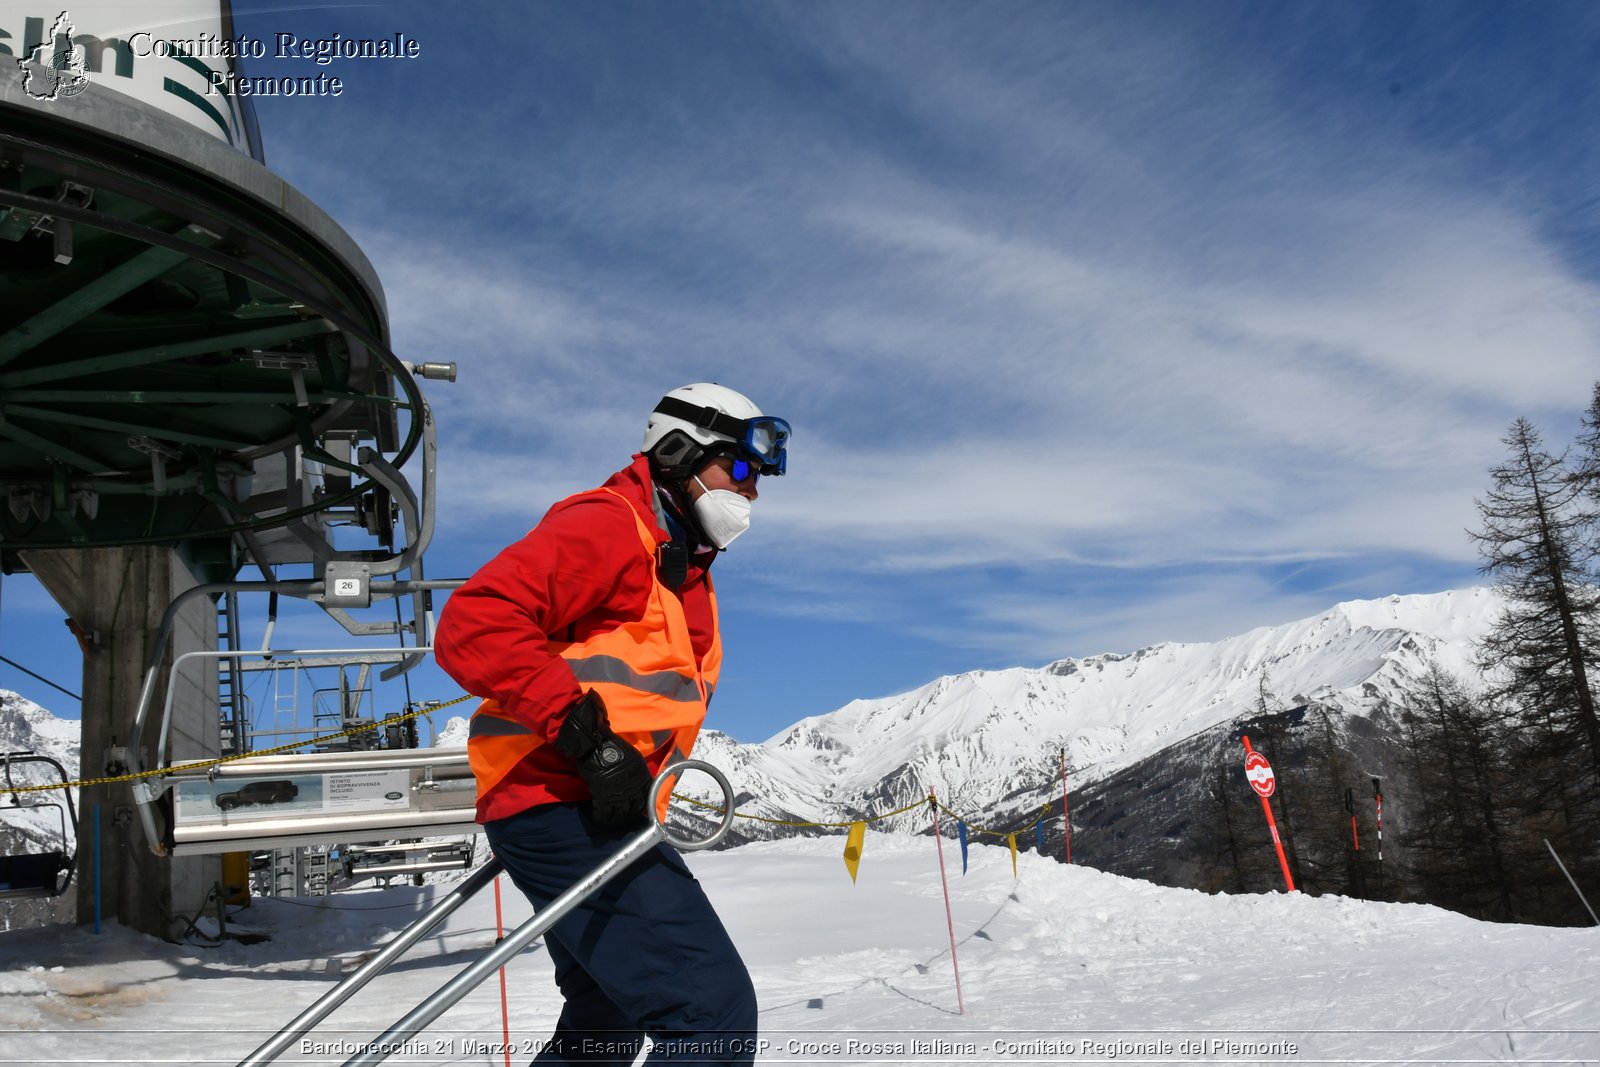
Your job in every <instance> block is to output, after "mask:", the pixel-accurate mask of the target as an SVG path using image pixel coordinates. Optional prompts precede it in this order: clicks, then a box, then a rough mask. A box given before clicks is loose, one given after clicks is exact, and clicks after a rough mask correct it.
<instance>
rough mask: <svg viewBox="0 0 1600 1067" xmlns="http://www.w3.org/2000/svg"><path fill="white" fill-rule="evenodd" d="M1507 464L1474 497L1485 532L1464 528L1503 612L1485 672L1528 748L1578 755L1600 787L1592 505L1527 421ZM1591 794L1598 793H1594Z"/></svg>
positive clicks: (1598, 610)
mask: <svg viewBox="0 0 1600 1067" xmlns="http://www.w3.org/2000/svg"><path fill="white" fill-rule="evenodd" d="M1503 440H1504V442H1505V444H1506V446H1507V450H1508V453H1509V454H1508V456H1507V458H1506V461H1505V462H1504V463H1501V464H1500V465H1498V466H1496V467H1494V468H1493V469H1492V470H1491V471H1490V472H1489V473H1490V477H1491V478H1493V480H1494V485H1493V488H1491V489H1490V490H1489V493H1488V495H1487V496H1486V497H1485V498H1484V499H1482V500H1479V501H1477V505H1478V513H1479V515H1480V516H1481V518H1482V522H1483V526H1482V529H1481V530H1477V531H1469V535H1470V536H1471V537H1472V539H1473V540H1474V541H1476V542H1477V544H1478V549H1479V552H1480V553H1481V555H1482V557H1483V561H1484V562H1483V566H1482V570H1483V571H1484V572H1485V573H1488V574H1492V575H1493V576H1494V577H1495V581H1496V585H1497V587H1498V588H1499V589H1500V591H1501V592H1502V593H1503V594H1505V597H1506V601H1507V606H1506V608H1505V611H1504V612H1503V613H1502V614H1501V616H1500V618H1499V619H1498V620H1497V621H1496V623H1495V626H1494V628H1493V630H1492V632H1491V633H1490V634H1489V635H1488V636H1487V637H1486V638H1485V639H1484V641H1483V642H1482V644H1481V645H1480V647H1479V656H1480V660H1481V665H1482V666H1483V668H1484V669H1485V671H1486V672H1499V677H1501V678H1502V679H1503V682H1502V684H1501V687H1500V692H1501V694H1502V695H1503V696H1505V697H1506V698H1508V699H1509V700H1510V701H1511V702H1512V703H1513V704H1514V705H1515V706H1516V707H1517V708H1518V710H1519V711H1520V713H1521V718H1522V721H1523V724H1524V726H1525V728H1526V729H1527V730H1528V732H1529V733H1528V736H1526V737H1524V738H1523V739H1522V740H1523V742H1524V744H1529V745H1531V746H1532V747H1533V748H1534V749H1537V748H1540V747H1542V748H1544V749H1546V750H1548V751H1550V752H1567V753H1572V752H1581V753H1583V754H1584V756H1585V757H1586V758H1585V759H1584V763H1586V764H1587V766H1588V768H1589V776H1590V777H1591V778H1592V779H1593V781H1594V783H1595V784H1596V785H1600V715H1597V712H1596V707H1595V703H1596V702H1595V695H1594V690H1593V688H1592V686H1591V684H1590V678H1591V674H1592V672H1593V671H1594V670H1595V669H1596V666H1597V664H1596V654H1597V651H1600V641H1597V634H1596V630H1597V620H1600V590H1597V589H1596V587H1595V586H1594V585H1593V584H1592V583H1591V582H1590V581H1589V579H1590V577H1591V566H1592V563H1593V560H1594V555H1595V550H1596V546H1595V544H1594V542H1593V538H1592V536H1591V534H1592V531H1593V530H1594V526H1595V515H1594V508H1593V507H1591V506H1587V504H1586V501H1587V497H1586V494H1585V493H1584V483H1583V482H1582V481H1581V480H1579V479H1576V478H1573V477H1571V476H1570V474H1569V473H1568V472H1567V471H1566V470H1565V469H1564V467H1563V457H1557V456H1553V455H1551V454H1550V453H1549V452H1547V451H1545V449H1544V445H1543V442H1542V441H1541V440H1540V437H1539V432H1538V431H1537V430H1536V429H1535V428H1534V426H1533V424H1532V423H1530V422H1529V421H1528V420H1527V419H1522V418H1519V419H1518V420H1517V421H1516V422H1514V423H1512V425H1511V430H1510V433H1509V434H1508V435H1507V436H1506V437H1505V438H1504V439H1503ZM1590 791H1591V792H1594V791H1595V790H1593V789H1591V790H1590Z"/></svg>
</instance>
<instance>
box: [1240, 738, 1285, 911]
mask: <svg viewBox="0 0 1600 1067" xmlns="http://www.w3.org/2000/svg"><path fill="white" fill-rule="evenodd" d="M1241 739H1242V740H1243V741H1244V776H1245V778H1247V779H1249V782H1250V788H1251V789H1254V790H1255V791H1256V794H1257V795H1258V796H1260V797H1261V810H1262V811H1264V812H1265V813H1266V815H1267V829H1268V830H1271V831H1272V847H1273V848H1276V849H1277V850H1278V866H1280V867H1282V868H1283V884H1284V885H1285V886H1287V887H1288V891H1289V892H1291V893H1293V892H1294V877H1293V876H1292V875H1290V874H1289V858H1288V857H1287V856H1285V855H1284V854H1283V841H1282V840H1281V839H1280V838H1279V837H1278V820H1276V819H1274V818H1273V817H1272V805H1271V804H1270V803H1268V801H1267V798H1268V797H1270V796H1271V795H1272V793H1273V791H1274V790H1275V789H1277V787H1278V779H1277V776H1276V775H1274V774H1273V773H1272V764H1270V763H1268V762H1267V757H1265V756H1263V755H1262V754H1261V753H1259V752H1257V751H1256V750H1255V749H1253V748H1251V747H1250V737H1249V735H1248V734H1246V735H1242V737H1241Z"/></svg>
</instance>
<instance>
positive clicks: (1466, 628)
mask: <svg viewBox="0 0 1600 1067" xmlns="http://www.w3.org/2000/svg"><path fill="white" fill-rule="evenodd" d="M1501 605H1502V601H1501V599H1500V598H1499V596H1498V595H1497V594H1496V593H1494V592H1493V591H1492V590H1489V589H1482V588H1476V589H1463V590H1455V591H1450V592H1444V593H1435V594H1427V595H1413V596H1390V597H1385V598H1383V599H1381V600H1358V601H1350V602H1347V603H1342V604H1338V605H1336V606H1334V607H1333V608H1330V609H1329V610H1327V611H1325V612H1323V613H1321V614H1320V615H1315V616H1312V617H1311V618H1307V619H1301V620H1299V621H1297V622H1292V623H1288V624H1285V625H1281V626H1268V627H1261V628H1258V629H1255V630H1251V631H1250V632H1248V633H1245V634H1241V635H1239V636H1237V637H1230V638H1226V639H1224V640H1221V641H1214V642H1208V643H1195V644H1178V643H1167V644H1159V645H1154V646H1152V647H1150V648H1145V649H1141V650H1139V651H1137V652H1133V653H1130V654H1125V655H1124V654H1115V653H1108V654H1105V655H1097V656H1090V657H1088V658H1085V659H1066V660H1061V661H1059V662H1056V663H1051V664H1049V665H1047V666H1044V667H1038V668H1013V669H1009V670H1000V671H974V672H971V673H968V674H961V675H956V676H951V677H944V678H939V679H936V680H934V681H932V682H929V683H928V684H927V685H924V686H922V687H921V688H919V689H916V690H914V691H912V692H909V693H904V694H901V695H899V696H894V697H886V698H882V699H876V700H856V701H852V702H851V703H849V704H847V705H845V706H844V707H842V708H840V709H839V710H837V711H834V712H832V713H830V714H826V715H818V716H814V717H811V718H807V719H802V720H801V721H800V722H797V723H796V724H795V725H793V726H791V727H790V728H789V729H787V730H785V731H783V732H782V733H780V734H778V735H777V736H775V737H773V738H771V739H769V740H767V741H765V742H763V743H760V744H740V743H738V742H735V741H733V740H732V739H731V738H729V737H727V736H725V735H722V734H719V733H716V732H715V731H707V732H706V733H705V734H704V735H703V736H702V739H701V742H700V744H699V745H698V746H697V747H696V755H697V756H699V757H701V758H703V759H707V760H709V761H710V762H712V763H714V764H716V765H718V766H719V767H722V768H723V769H724V770H726V771H727V772H728V774H729V778H730V780H731V781H732V782H733V784H734V787H735V789H736V790H737V791H738V793H739V795H740V801H739V808H740V810H741V811H742V812H746V813H749V814H754V815H760V816H765V817H768V818H777V819H800V820H811V821H817V822H830V821H841V820H848V819H854V818H862V817H868V816H872V815H875V814H879V813H882V812H885V811H890V810H893V809H895V808H899V807H902V806H904V805H906V804H910V803H913V802H914V801H916V800H918V799H919V798H922V797H926V796H927V794H928V789H929V787H930V786H932V787H933V788H935V789H936V790H937V791H938V793H939V795H940V797H941V798H942V799H946V798H948V799H947V802H951V803H952V806H953V807H956V808H957V810H964V811H974V812H978V811H981V812H988V813H993V812H997V811H998V812H1001V813H1005V812H1008V811H1009V812H1013V813H1021V812H1025V811H1032V810H1035V809H1036V808H1037V807H1038V805H1039V804H1040V803H1041V802H1042V801H1043V800H1046V799H1049V798H1050V797H1051V796H1052V795H1054V796H1059V792H1060V791H1059V786H1058V782H1059V758H1058V755H1057V753H1058V751H1060V750H1062V749H1065V751H1066V754H1067V760H1068V763H1069V766H1070V772H1069V773H1070V776H1071V779H1072V781H1073V783H1074V788H1077V787H1080V786H1083V785H1086V784H1090V783H1093V782H1096V781H1099V780H1103V779H1105V778H1107V777H1108V776H1110V775H1112V774H1114V773H1116V772H1118V771H1120V770H1123V769H1125V768H1128V767H1130V766H1131V765H1133V764H1134V763H1135V762H1137V761H1139V760H1142V759H1145V758H1147V757H1150V756H1152V755H1154V754H1155V753H1158V752H1160V751H1162V750H1163V749H1166V748H1168V747H1169V746H1172V745H1174V744H1175V743H1177V742H1179V741H1182V740H1184V739H1186V738H1192V737H1195V736H1196V735H1198V734H1201V733H1202V732H1204V731H1207V730H1210V729H1212V728H1215V727H1218V726H1219V725H1220V724H1224V723H1228V722H1230V721H1232V720H1234V719H1237V718H1239V717H1241V716H1245V715H1248V714H1250V713H1252V712H1253V711H1254V710H1255V708H1256V705H1257V700H1258V696H1259V690H1260V686H1261V683H1262V680H1263V677H1264V678H1265V680H1266V683H1267V685H1268V686H1269V687H1270V689H1271V691H1272V692H1273V693H1274V694H1275V695H1276V696H1277V698H1278V700H1279V701H1280V702H1281V703H1282V704H1284V705H1285V706H1293V705H1298V704H1307V703H1315V704H1318V705H1320V706H1322V707H1324V708H1328V709H1330V710H1334V711H1338V712H1342V713H1343V714H1344V715H1346V716H1369V715H1371V714H1372V713H1373V712H1374V711H1375V710H1377V709H1378V708H1380V707H1382V706H1384V705H1385V704H1386V703H1387V702H1389V701H1392V700H1394V699H1395V698H1396V697H1397V696H1398V694H1399V692H1400V691H1401V690H1402V688H1404V687H1405V686H1406V684H1407V683H1408V682H1410V681H1411V680H1412V679H1414V678H1416V677H1417V676H1418V675H1420V674H1421V673H1422V672H1424V671H1426V669H1427V667H1428V664H1429V663H1430V662H1437V663H1438V664H1440V665H1441V666H1442V667H1444V668H1446V669H1448V670H1450V671H1452V672H1454V673H1457V674H1459V675H1461V676H1463V677H1464V678H1467V679H1469V680H1470V679H1472V678H1475V677H1476V675H1477V672H1476V668H1475V667H1474V665H1473V643H1474V641H1475V640H1477V639H1478V638H1479V637H1480V636H1481V635H1482V634H1483V633H1484V632H1485V631H1486V630H1487V628H1488V627H1489V626H1490V624H1491V623H1492V622H1493V620H1494V618H1495V616H1496V615H1497V614H1498V613H1499V611H1500V608H1501ZM900 822H901V823H902V824H903V827H904V828H907V829H909V828H912V827H914V826H915V827H920V826H922V825H924V824H925V816H924V815H923V814H922V813H921V812H916V813H912V814H909V815H907V816H904V817H902V818H901V819H900ZM755 836H762V835H760V834H757V835H755Z"/></svg>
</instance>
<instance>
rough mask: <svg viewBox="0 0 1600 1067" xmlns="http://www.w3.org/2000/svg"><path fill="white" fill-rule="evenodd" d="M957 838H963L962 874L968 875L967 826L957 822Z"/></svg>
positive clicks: (958, 820) (959, 821)
mask: <svg viewBox="0 0 1600 1067" xmlns="http://www.w3.org/2000/svg"><path fill="white" fill-rule="evenodd" d="M956 836H957V837H959V838H961V873H962V874H966V873H967V824H966V823H964V822H962V821H961V820H960V819H957V820H956Z"/></svg>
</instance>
